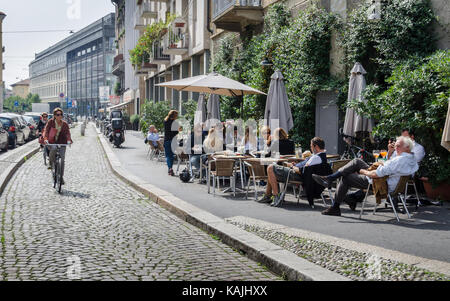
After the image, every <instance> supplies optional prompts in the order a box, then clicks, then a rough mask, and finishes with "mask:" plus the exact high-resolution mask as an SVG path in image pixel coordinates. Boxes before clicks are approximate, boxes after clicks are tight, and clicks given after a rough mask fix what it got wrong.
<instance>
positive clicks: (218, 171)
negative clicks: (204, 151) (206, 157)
mask: <svg viewBox="0 0 450 301" xmlns="http://www.w3.org/2000/svg"><path fill="white" fill-rule="evenodd" d="M213 162H214V165H215V169H214V170H212V168H211V164H212V162H210V163H209V167H210V168H209V170H210V175H211V176H212V179H213V194H214V195H216V186H217V188H219V187H220V181H219V177H229V178H230V185H231V188H232V189H233V196H236V177H235V161H234V160H230V159H213ZM208 193H209V191H208Z"/></svg>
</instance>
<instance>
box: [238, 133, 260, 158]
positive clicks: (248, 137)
mask: <svg viewBox="0 0 450 301" xmlns="http://www.w3.org/2000/svg"><path fill="white" fill-rule="evenodd" d="M241 145H242V146H243V148H244V153H245V154H246V155H249V154H250V153H251V152H253V151H256V150H257V142H256V135H253V134H250V128H249V127H246V128H245V135H244V138H242V143H241Z"/></svg>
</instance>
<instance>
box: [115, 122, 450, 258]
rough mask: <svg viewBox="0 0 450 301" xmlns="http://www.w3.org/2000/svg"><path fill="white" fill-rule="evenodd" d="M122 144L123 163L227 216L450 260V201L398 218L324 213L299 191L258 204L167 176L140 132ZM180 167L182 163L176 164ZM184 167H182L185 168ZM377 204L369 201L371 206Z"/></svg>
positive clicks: (186, 198) (389, 213) (120, 156)
mask: <svg viewBox="0 0 450 301" xmlns="http://www.w3.org/2000/svg"><path fill="white" fill-rule="evenodd" d="M123 146H124V147H123V148H121V149H116V148H114V153H115V154H116V156H117V157H118V159H119V160H120V162H121V164H122V166H123V167H124V168H126V169H127V170H128V171H129V172H131V173H132V174H134V175H136V176H138V177H140V178H142V179H144V180H145V181H146V182H148V183H151V184H153V185H155V186H157V187H159V188H161V189H163V190H166V191H169V192H171V193H172V194H174V195H175V196H177V197H179V198H181V199H183V200H184V201H187V202H189V203H191V204H193V205H195V206H197V207H199V208H201V209H204V210H206V211H209V212H211V213H212V214H214V215H216V216H219V217H222V218H232V217H236V216H246V217H251V218H254V219H259V220H262V221H267V222H271V223H276V224H280V225H284V226H286V227H291V228H297V229H303V230H306V231H313V232H316V233H322V234H326V235H330V236H334V237H336V238H343V239H347V240H352V241H356V242H361V243H366V244H370V245H374V246H377V247H381V248H385V249H389V250H395V251H399V252H403V253H406V254H411V255H415V256H420V257H425V258H428V259H435V260H441V261H446V262H450V253H449V252H448V250H449V249H450V224H449V221H450V210H449V209H450V204H448V203H446V204H445V206H444V207H435V206H428V207H423V208H420V210H419V212H415V213H413V214H412V215H413V219H411V220H407V216H406V215H402V214H401V215H400V218H401V219H402V221H401V222H400V223H397V222H396V220H395V218H394V215H393V213H392V211H382V212H379V213H377V214H376V215H372V214H371V212H367V213H366V214H365V215H364V219H363V220H359V219H358V216H359V207H358V211H357V212H352V211H350V210H349V209H348V207H347V206H343V211H342V214H343V216H342V217H330V216H323V215H321V214H320V211H321V210H323V207H322V206H323V205H322V203H321V202H319V200H316V204H317V209H315V210H312V209H310V208H309V206H308V205H307V202H306V201H305V200H302V201H301V202H300V204H297V203H296V200H294V199H293V197H291V196H289V197H288V199H287V200H288V202H287V203H286V204H284V205H283V207H281V208H273V207H270V206H267V205H264V204H258V203H256V202H254V201H253V200H251V199H252V197H253V195H252V194H250V195H249V200H245V195H243V194H237V195H236V198H233V196H232V195H231V194H222V193H219V194H218V195H216V197H213V196H212V194H208V193H207V187H206V185H200V184H197V181H196V183H187V184H185V183H182V182H181V181H180V179H179V178H177V177H169V176H167V167H166V166H165V163H164V162H155V161H149V160H148V158H146V154H147V147H146V145H144V142H143V136H142V134H141V133H139V132H132V131H128V132H127V135H126V141H125V143H124V145H123ZM175 167H176V165H175ZM180 170H181V169H180ZM370 209H371V207H370V206H369V208H368V210H370Z"/></svg>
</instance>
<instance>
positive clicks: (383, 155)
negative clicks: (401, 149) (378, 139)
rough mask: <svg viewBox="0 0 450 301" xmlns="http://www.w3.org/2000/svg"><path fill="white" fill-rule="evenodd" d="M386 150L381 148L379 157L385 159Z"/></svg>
mask: <svg viewBox="0 0 450 301" xmlns="http://www.w3.org/2000/svg"><path fill="white" fill-rule="evenodd" d="M387 153H388V152H387V150H385V149H383V150H381V151H380V155H381V157H383V159H386V155H387Z"/></svg>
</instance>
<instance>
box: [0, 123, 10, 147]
mask: <svg viewBox="0 0 450 301" xmlns="http://www.w3.org/2000/svg"><path fill="white" fill-rule="evenodd" d="M8 139H9V134H8V130H7V126H6V125H3V123H2V122H1V120H0V151H2V150H4V151H7V150H8V144H9V143H8Z"/></svg>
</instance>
